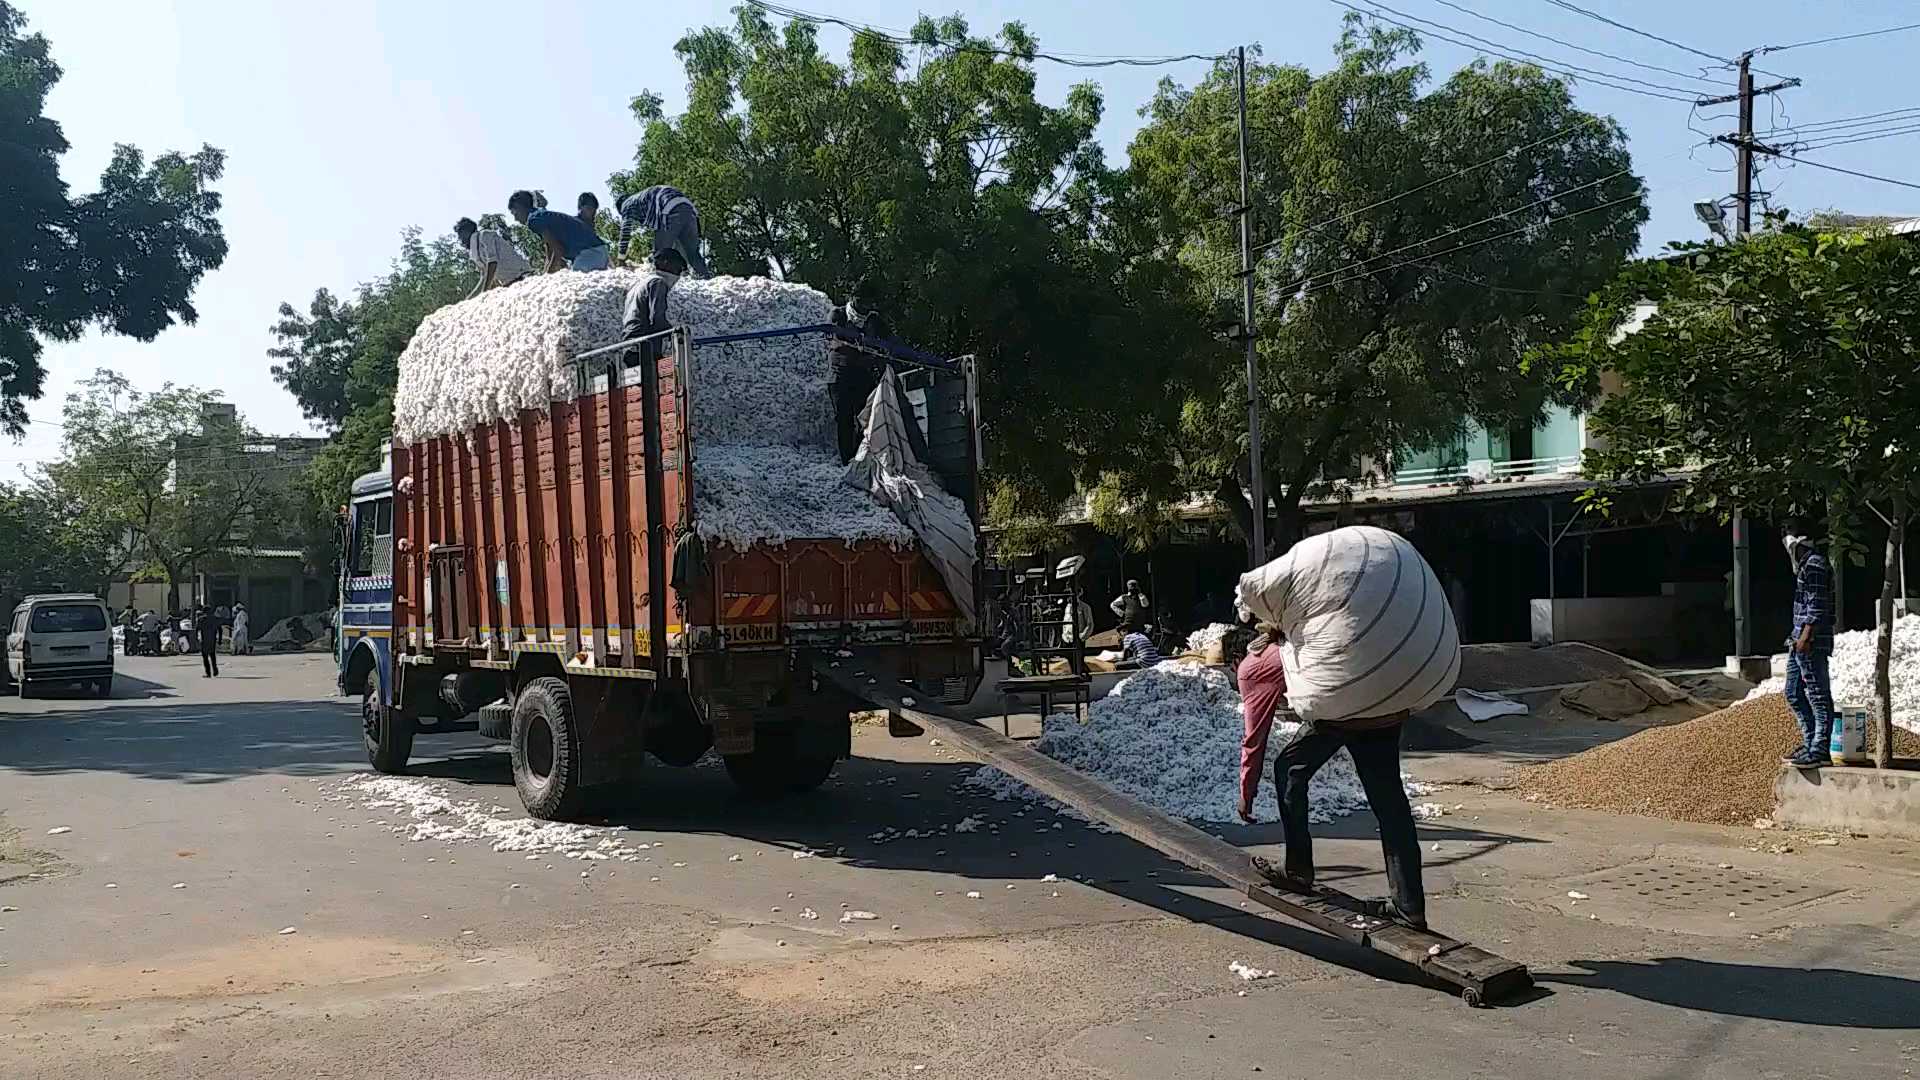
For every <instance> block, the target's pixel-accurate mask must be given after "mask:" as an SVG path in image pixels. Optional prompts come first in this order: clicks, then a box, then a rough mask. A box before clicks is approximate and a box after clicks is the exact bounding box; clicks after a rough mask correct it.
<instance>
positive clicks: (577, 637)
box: [339, 271, 981, 817]
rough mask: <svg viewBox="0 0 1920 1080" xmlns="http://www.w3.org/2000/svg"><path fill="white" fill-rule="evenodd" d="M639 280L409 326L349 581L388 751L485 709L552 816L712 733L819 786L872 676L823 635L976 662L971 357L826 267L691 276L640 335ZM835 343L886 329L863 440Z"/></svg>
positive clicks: (552, 283) (947, 674)
mask: <svg viewBox="0 0 1920 1080" xmlns="http://www.w3.org/2000/svg"><path fill="white" fill-rule="evenodd" d="M637 279H638V275H637V274H634V273H631V272H627V271H603V272H598V273H569V274H551V275H542V276H540V277H537V278H534V279H531V280H528V281H525V282H522V283H520V284H517V285H515V286H513V287H511V288H505V289H497V290H493V291H489V292H486V293H483V294H481V295H480V296H478V297H476V298H473V299H470V300H467V301H464V302H462V303H458V304H454V305H451V306H449V307H446V308H443V309H442V310H440V311H438V312H436V313H434V314H433V315H431V316H429V317H428V318H427V319H426V320H425V321H424V322H423V323H422V324H421V326H420V328H419V330H418V332H417V333H416V334H415V335H414V338H413V340H412V342H411V343H410V344H409V345H408V346H407V349H406V351H405V352H404V354H403V355H402V356H401V358H400V380H399V386H398V391H397V393H396V396H395V402H394V431H393V445H392V451H391V456H390V460H389V462H388V463H387V466H386V467H385V468H383V469H382V470H380V471H379V472H376V473H373V474H369V475H368V476H365V477H362V478H361V479H360V480H359V481H357V482H356V483H355V485H354V495H353V505H352V515H351V521H350V528H351V530H352V533H351V536H352V538H351V556H350V558H349V560H348V565H347V568H346V570H345V571H344V573H343V576H342V582H341V591H342V595H341V611H342V616H341V635H340V652H339V661H340V681H341V685H342V688H343V689H344V690H346V691H347V692H348V693H353V694H358V695H359V696H360V699H361V717H362V723H363V729H364V737H365V742H366V749H367V753H368V757H369V759H370V760H371V762H372V763H373V765H374V766H375V768H377V769H380V770H382V771H388V772H395V771H400V770H403V769H404V768H405V767H406V764H407V760H408V757H409V755H410V754H411V751H412V746H413V741H414V739H415V737H416V736H420V735H428V734H437V733H442V732H450V731H464V730H474V729H476V728H477V729H478V730H479V731H480V732H481V733H482V734H485V735H487V736H490V737H494V738H498V739H504V740H506V741H508V742H509V744H510V747H511V757H512V763H513V776H514V783H515V786H516V787H517V788H518V790H519V793H520V796H521V799H522V801H523V802H524V803H525V805H526V807H527V809H528V810H529V811H530V812H531V813H533V814H535V815H536V816H540V817H566V816H569V815H572V814H575V813H578V812H579V811H580V810H581V809H582V808H583V806H584V803H585V799H586V797H587V795H588V793H589V791H590V790H592V789H594V788H599V787H603V786H610V785H635V784H642V783H644V777H643V772H642V770H641V766H642V764H643V763H644V762H646V761H647V760H648V759H651V760H652V761H655V762H660V763H665V764H669V765H679V766H685V765H691V764H693V763H694V762H695V761H697V760H699V759H700V758H702V757H703V756H704V755H706V754H707V753H708V751H709V750H712V751H713V752H714V753H717V754H718V755H719V756H720V758H721V759H722V760H723V761H724V762H725V765H726V768H727V771H728V773H729V774H730V775H731V776H732V777H733V778H734V780H735V781H736V782H738V783H739V784H740V785H741V786H742V787H743V788H745V789H747V790H749V791H751V792H753V793H756V794H776V793H783V792H797V791H804V790H807V789H809V788H812V787H815V786H817V785H819V784H820V783H821V782H822V781H824V780H825V779H826V777H827V776H828V775H829V773H830V772H831V771H832V769H833V767H834V763H835V762H836V761H837V760H839V759H841V758H843V757H845V756H846V755H847V753H848V751H849V745H850V738H851V726H850V725H851V711H852V710H854V709H856V708H860V707H862V706H861V705H860V704H859V702H858V701H857V700H856V699H855V697H854V696H853V695H850V694H849V693H847V692H846V691H845V690H844V689H843V688H837V687H835V686H833V685H830V684H829V683H828V682H827V681H823V680H821V679H820V678H818V676H817V675H816V674H814V673H813V672H814V666H815V665H814V663H813V662H814V661H816V660H818V658H819V657H821V656H838V655H841V654H844V655H845V656H846V657H847V663H848V664H849V665H850V666H857V667H858V668H859V670H860V675H861V677H862V678H865V679H868V680H872V681H875V682H878V681H881V680H884V681H885V682H886V683H887V684H888V685H891V686H894V687H896V688H900V689H906V690H910V691H911V692H913V693H917V694H919V695H921V696H923V697H924V699H925V700H928V701H963V700H965V699H967V698H968V697H970V696H971V695H972V693H973V691H974V689H975V688H976V687H977V685H978V681H979V675H980V670H981V668H980V650H979V641H978V637H977V635H976V632H975V628H974V621H975V612H976V611H977V608H978V589H979V585H978V574H977V572H976V569H975V550H976V545H975V539H974V529H975V524H974V520H973V505H974V487H975V475H976V469H977V459H978V442H977V436H976V432H977V420H976V416H975V409H974V407H973V400H974V394H973V374H972V370H971V364H970V363H967V362H948V361H944V360H940V359H938V358H934V357H928V356H925V355H923V354H918V353H914V352H912V351H911V350H907V349H904V348H902V347H900V346H897V345H893V344H890V343H886V342H880V341H876V340H871V339H866V338H863V337H861V336H859V335H857V334H850V333H848V332H846V331H844V330H841V329H837V328H835V327H832V326H830V325H829V324H828V320H829V315H830V311H831V305H830V303H829V301H828V300H827V298H826V297H825V296H824V295H823V294H821V293H819V292H817V291H815V290H813V289H811V288H807V287H806V286H803V285H797V284H791V283H783V282H776V281H771V280H768V279H765V278H715V279H707V280H699V281H695V280H686V281H682V282H681V283H680V284H679V285H678V286H677V287H676V289H675V291H674V293H673V297H672V301H671V305H670V308H669V314H670V316H671V322H672V323H673V325H674V326H675V328H676V329H674V330H673V331H671V332H670V333H669V334H667V335H665V336H664V337H663V338H660V339H658V340H656V341H652V342H648V343H646V346H645V347H644V348H638V349H636V348H633V347H631V346H630V345H622V343H621V307H622V302H623V300H624V297H625V295H626V292H627V290H628V289H629V288H630V287H631V286H632V285H633V284H634V283H635V281H636V280H637ZM829 348H840V349H847V348H855V349H863V350H868V351H870V352H876V353H881V354H885V355H886V356H887V357H888V363H889V367H888V372H887V374H886V376H885V378H884V379H883V381H882V385H881V387H880V388H879V390H877V391H876V392H875V394H874V396H873V398H872V399H871V402H870V404H869V408H868V409H867V411H866V414H865V417H864V423H865V432H866V435H865V439H864V441H863V442H862V444H861V449H860V452H859V453H858V454H857V455H856V456H855V457H854V459H853V461H852V462H851V463H846V462H843V461H842V460H841V456H840V453H839V452H838V450H837V449H836V440H835V436H834V429H833V414H832V408H831V404H830V401H829V397H828V387H827V384H828V378H829V354H828V350H829ZM907 426H911V427H912V428H913V429H914V430H913V432H912V438H911V439H909V438H907V437H906V436H905V434H903V429H904V428H905V427H907ZM855 649H858V654H857V659H854V653H853V650H855ZM834 662H837V661H834ZM850 673H851V672H850Z"/></svg>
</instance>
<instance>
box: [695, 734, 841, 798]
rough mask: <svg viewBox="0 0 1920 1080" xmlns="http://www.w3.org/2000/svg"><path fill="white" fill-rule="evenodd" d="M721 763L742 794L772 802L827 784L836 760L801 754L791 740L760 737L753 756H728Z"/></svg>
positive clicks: (831, 757) (777, 737)
mask: <svg viewBox="0 0 1920 1080" xmlns="http://www.w3.org/2000/svg"><path fill="white" fill-rule="evenodd" d="M722 760H723V761H724V762H726V766H727V775H728V776H730V777H732V778H733V782H734V783H735V784H736V785H738V786H739V788H740V790H741V791H743V792H745V793H746V794H747V795H749V796H751V797H753V798H756V799H771V798H777V797H779V796H781V795H799V794H803V793H805V792H809V791H812V790H813V789H814V788H817V787H819V786H820V785H821V784H824V783H826V782H827V777H829V776H831V775H833V766H834V763H835V762H836V761H837V760H838V759H836V758H834V757H833V756H831V755H823V754H819V753H817V752H816V753H809V754H802V753H801V752H800V751H799V750H798V749H796V747H795V746H794V744H793V740H792V739H789V738H782V737H779V736H775V735H761V736H760V737H759V738H757V739H756V740H755V742H754V748H753V752H752V753H750V754H728V755H727V756H726V757H725V758H723V759H722Z"/></svg>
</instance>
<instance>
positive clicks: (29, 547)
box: [0, 479, 118, 611]
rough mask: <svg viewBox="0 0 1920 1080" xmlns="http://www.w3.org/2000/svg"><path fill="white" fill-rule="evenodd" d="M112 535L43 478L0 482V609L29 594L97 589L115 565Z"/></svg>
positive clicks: (66, 495) (114, 546)
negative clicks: (14, 482)
mask: <svg viewBox="0 0 1920 1080" xmlns="http://www.w3.org/2000/svg"><path fill="white" fill-rule="evenodd" d="M114 540H115V538H114V536H113V535H112V534H111V532H110V530H108V529H105V528H103V527H101V525H100V524H99V523H98V522H96V521H93V520H90V519H89V517H88V515H87V514H86V512H85V510H84V509H83V508H82V507H80V506H79V505H77V503H76V502H75V500H73V499H72V498H70V497H69V496H68V494H67V493H66V492H64V491H62V490H61V489H60V488H58V487H57V486H56V485H54V484H51V483H48V482H46V481H45V480H44V479H43V480H41V481H39V482H37V483H32V484H27V485H21V486H15V485H10V484H0V609H4V610H6V611H12V610H13V605H14V604H16V603H18V602H19V600H20V599H21V598H22V597H24V596H27V595H28V594H30V593H36V592H61V591H66V590H73V591H77V592H95V593H97V592H100V591H101V589H102V587H103V586H105V584H106V583H107V580H108V578H109V576H110V575H111V574H112V573H113V571H114V570H115V569H117V566H116V565H115V558H116V555H117V554H118V552H117V545H116V544H115V542H114Z"/></svg>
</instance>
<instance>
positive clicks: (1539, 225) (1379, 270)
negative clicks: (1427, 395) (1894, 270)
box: [1301, 185, 1920, 295]
mask: <svg viewBox="0 0 1920 1080" xmlns="http://www.w3.org/2000/svg"><path fill="white" fill-rule="evenodd" d="M1916 186H1920V185H1916ZM1639 197H1640V195H1639V193H1638V192H1635V193H1634V194H1632V195H1626V196H1622V197H1621V198H1618V199H1612V200H1609V201H1607V202H1603V203H1599V204H1597V205H1594V206H1589V207H1586V208H1585V209H1582V210H1575V211H1573V212H1572V213H1568V214H1561V215H1560V216H1558V217H1550V218H1547V219H1546V220H1544V221H1532V222H1528V223H1527V224H1525V225H1522V226H1520V227H1519V228H1515V229H1508V230H1507V231H1506V232H1503V233H1495V234H1494V235H1492V236H1485V237H1481V238H1480V239H1478V240H1470V241H1468V242H1467V243H1464V244H1457V245H1455V246H1453V247H1450V248H1447V249H1445V250H1443V251H1433V252H1428V253H1427V254H1425V255H1420V256H1417V257H1415V258H1412V259H1405V260H1402V261H1401V262H1397V263H1393V264H1391V265H1388V266H1376V267H1373V268H1371V269H1368V270H1364V271H1362V272H1360V273H1358V274H1355V275H1353V276H1352V277H1346V278H1341V279H1340V280H1338V281H1327V282H1322V283H1321V284H1319V285H1313V286H1310V287H1308V288H1305V289H1302V290H1301V295H1308V294H1311V293H1315V292H1318V291H1320V290H1321V289H1327V288H1332V287H1333V286H1335V285H1343V284H1345V283H1347V282H1349V281H1354V280H1357V279H1359V278H1363V277H1370V276H1372V275H1374V274H1383V273H1385V272H1387V271H1388V270H1397V269H1399V268H1400V267H1403V266H1410V265H1412V264H1413V263H1417V262H1425V261H1426V260H1429V259H1437V258H1439V257H1440V256H1442V255H1452V254H1453V253H1455V252H1459V251H1466V250H1467V249H1469V248H1476V247H1480V246H1481V245H1483V244H1491V243H1493V242H1494V241H1496V240H1505V239H1506V238H1507V237H1509V236H1518V235H1520V234H1521V233H1524V232H1528V231H1531V230H1533V229H1544V228H1546V227H1547V226H1549V225H1558V224H1559V223H1560V222H1562V221H1570V220H1572V219H1573V218H1577V217H1581V216H1583V215H1586V214H1592V213H1596V212H1598V211H1601V210H1607V209H1611V208H1613V207H1615V206H1619V205H1621V204H1623V203H1630V202H1633V201H1634V200H1636V199H1638V198H1639Z"/></svg>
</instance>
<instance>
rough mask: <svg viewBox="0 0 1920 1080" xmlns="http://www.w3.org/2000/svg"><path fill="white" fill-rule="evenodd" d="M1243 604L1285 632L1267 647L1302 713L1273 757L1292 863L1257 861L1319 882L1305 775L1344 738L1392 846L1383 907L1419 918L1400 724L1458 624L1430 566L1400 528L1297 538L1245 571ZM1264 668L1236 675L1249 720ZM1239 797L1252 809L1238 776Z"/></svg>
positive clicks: (1426, 691) (1421, 893) (1440, 692)
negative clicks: (1280, 864)
mask: <svg viewBox="0 0 1920 1080" xmlns="http://www.w3.org/2000/svg"><path fill="white" fill-rule="evenodd" d="M1239 606H1240V607H1241V608H1242V609H1244V610H1246V611H1247V612H1249V613H1250V614H1251V615H1252V616H1253V617H1255V618H1257V619H1258V620H1259V621H1260V622H1262V623H1264V624H1266V625H1268V626H1271V627H1273V628H1274V630H1275V631H1277V633H1278V636H1277V637H1276V636H1273V635H1272V634H1269V635H1268V644H1267V645H1266V646H1265V648H1264V649H1262V650H1261V652H1262V654H1264V653H1265V652H1269V651H1271V652H1274V653H1276V654H1277V655H1276V657H1275V659H1278V661H1279V662H1280V664H1281V666H1282V672H1281V673H1280V675H1279V676H1278V677H1279V678H1280V679H1281V680H1283V682H1282V683H1281V688H1280V690H1279V693H1280V694H1283V695H1284V696H1285V698H1286V702H1287V705H1288V707H1289V708H1290V709H1292V710H1293V712H1294V713H1295V714H1296V715H1298V717H1299V719H1300V726H1299V727H1298V728H1297V729H1295V731H1294V733H1293V737H1292V738H1291V739H1289V740H1288V741H1287V744H1286V745H1285V746H1283V747H1281V748H1280V752H1279V753H1278V754H1277V755H1276V756H1275V760H1274V763H1273V782H1274V788H1275V792H1274V794H1275V796H1276V798H1277V799H1278V800H1279V803H1280V825H1281V831H1282V833H1283V834H1284V837H1285V841H1286V860H1285V865H1284V867H1275V866H1273V865H1272V864H1270V863H1269V862H1268V861H1267V860H1265V859H1262V858H1259V857H1258V856H1255V857H1254V859H1253V867H1254V869H1255V870H1256V871H1257V872H1258V873H1259V874H1260V875H1261V876H1262V877H1264V878H1266V880H1267V881H1268V882H1270V883H1272V884H1273V885H1274V886H1276V887H1278V888H1282V889H1287V890H1290V891H1296V892H1306V891H1311V890H1312V889H1313V887H1314V885H1313V882H1314V862H1313V834H1312V831H1311V830H1310V828H1309V826H1308V820H1307V815H1308V802H1307V786H1308V784H1309V783H1310V782H1311V781H1312V780H1313V777H1314V774H1315V773H1317V772H1319V771H1320V768H1321V767H1322V766H1323V765H1325V764H1326V763H1327V761H1328V760H1330V759H1331V758H1332V757H1333V756H1334V755H1335V754H1337V753H1339V752H1340V751H1341V750H1343V749H1344V750H1346V751H1347V753H1348V754H1349V755H1350V756H1351V757H1352V758H1353V765H1354V771H1355V772H1356V773H1358V774H1359V778H1360V785H1361V787H1362V788H1364V789H1365V791H1366V793H1367V804H1368V805H1369V806H1370V807H1371V808H1372V810H1373V816H1374V818H1375V820H1376V821H1378V823H1379V826H1380V847H1381V850H1382V852H1383V853H1384V854H1385V856H1386V865H1387V884H1388V888H1389V892H1390V899H1388V900H1386V901H1382V902H1378V904H1377V906H1376V914H1378V915H1380V916H1381V917H1383V918H1394V919H1398V920H1400V921H1402V922H1405V923H1409V924H1411V925H1414V926H1425V925H1426V889H1425V886H1424V885H1423V883H1422V882H1421V876H1420V875H1421V868H1420V838H1419V834H1418V833H1417V832H1416V831H1415V828H1414V822H1413V808H1412V807H1411V806H1410V805H1408V803H1407V792H1406V788H1405V787H1404V786H1403V785H1402V782H1401V779H1400V734H1401V730H1402V728H1403V727H1404V725H1405V724H1406V722H1407V719H1408V718H1409V716H1410V715H1411V714H1412V712H1413V711H1415V710H1418V709H1424V708H1426V707H1427V706H1428V705H1431V704H1433V703H1434V702H1435V701H1438V700H1439V699H1440V698H1441V697H1443V696H1445V695H1446V694H1447V693H1448V692H1449V691H1451V690H1452V688H1453V683H1454V681H1455V679H1457V678H1458V677H1459V673H1460V638H1459V630H1458V628H1457V627H1456V626H1455V625H1454V622H1453V614H1452V612H1451V611H1449V610H1448V608H1447V602H1446V595H1445V590H1444V589H1442V587H1441V585H1440V580H1439V578H1438V577H1437V576H1436V575H1435V574H1434V572H1433V567H1431V566H1430V565H1428V564H1427V561H1426V559H1425V558H1423V557H1422V556H1421V555H1420V553H1419V551H1417V550H1416V549H1415V548H1414V546H1413V545H1412V544H1411V543H1410V542H1408V540H1407V539H1406V538H1405V537H1403V536H1400V535H1398V534H1397V533H1393V532H1390V531H1388V530H1386V529H1380V528H1375V527H1373V526H1370V525H1350V526H1347V527H1345V528H1340V529H1334V530H1332V531H1330V532H1326V533H1321V534H1320V535H1318V536H1313V537H1309V538H1307V539H1305V540H1302V541H1301V542H1299V543H1298V544H1295V545H1294V546H1293V547H1292V549H1290V550H1289V551H1288V552H1287V553H1286V554H1285V555H1282V556H1281V557H1280V558H1278V559H1275V560H1274V561H1273V562H1271V563H1269V564H1267V565H1266V566H1262V567H1260V568H1258V569H1256V570H1253V571H1250V572H1249V573H1247V574H1245V575H1243V576H1242V577H1241V579H1240V589H1239ZM1243 667H1244V665H1243ZM1262 675H1263V672H1262V671H1260V670H1258V668H1256V669H1255V670H1251V671H1246V670H1243V673H1242V676H1241V693H1242V695H1243V701H1244V702H1245V703H1246V708H1247V719H1248V723H1249V725H1251V724H1252V723H1253V721H1254V719H1255V716H1254V712H1253V707H1254V706H1255V704H1257V703H1258V704H1262V705H1264V704H1265V703H1266V697H1265V694H1266V693H1270V691H1265V692H1263V691H1261V687H1262V686H1263V685H1265V686H1268V687H1271V685H1272V682H1271V680H1272V679H1273V678H1274V675H1273V673H1272V672H1271V671H1270V670H1269V671H1266V672H1264V675H1265V677H1266V679H1267V680H1268V681H1267V682H1266V683H1264V684H1263V682H1262V679H1261V677H1262ZM1249 676H1252V678H1251V679H1250V678H1249ZM1250 691H1252V692H1253V696H1252V697H1251V698H1249V697H1247V696H1246V695H1248V694H1249V692H1250ZM1277 704H1278V699H1277V697H1276V698H1274V699H1273V700H1272V705H1273V707H1277ZM1268 720H1269V722H1270V720H1271V717H1269V718H1268ZM1244 753H1245V751H1244V748H1243V758H1242V761H1243V763H1244V761H1245V757H1244ZM1243 767H1244V764H1243ZM1256 768H1257V765H1256ZM1242 806H1243V807H1244V808H1245V809H1246V810H1248V811H1251V809H1252V802H1251V799H1250V798H1249V797H1248V796H1247V794H1246V788H1245V786H1244V780H1243V786H1242Z"/></svg>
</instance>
